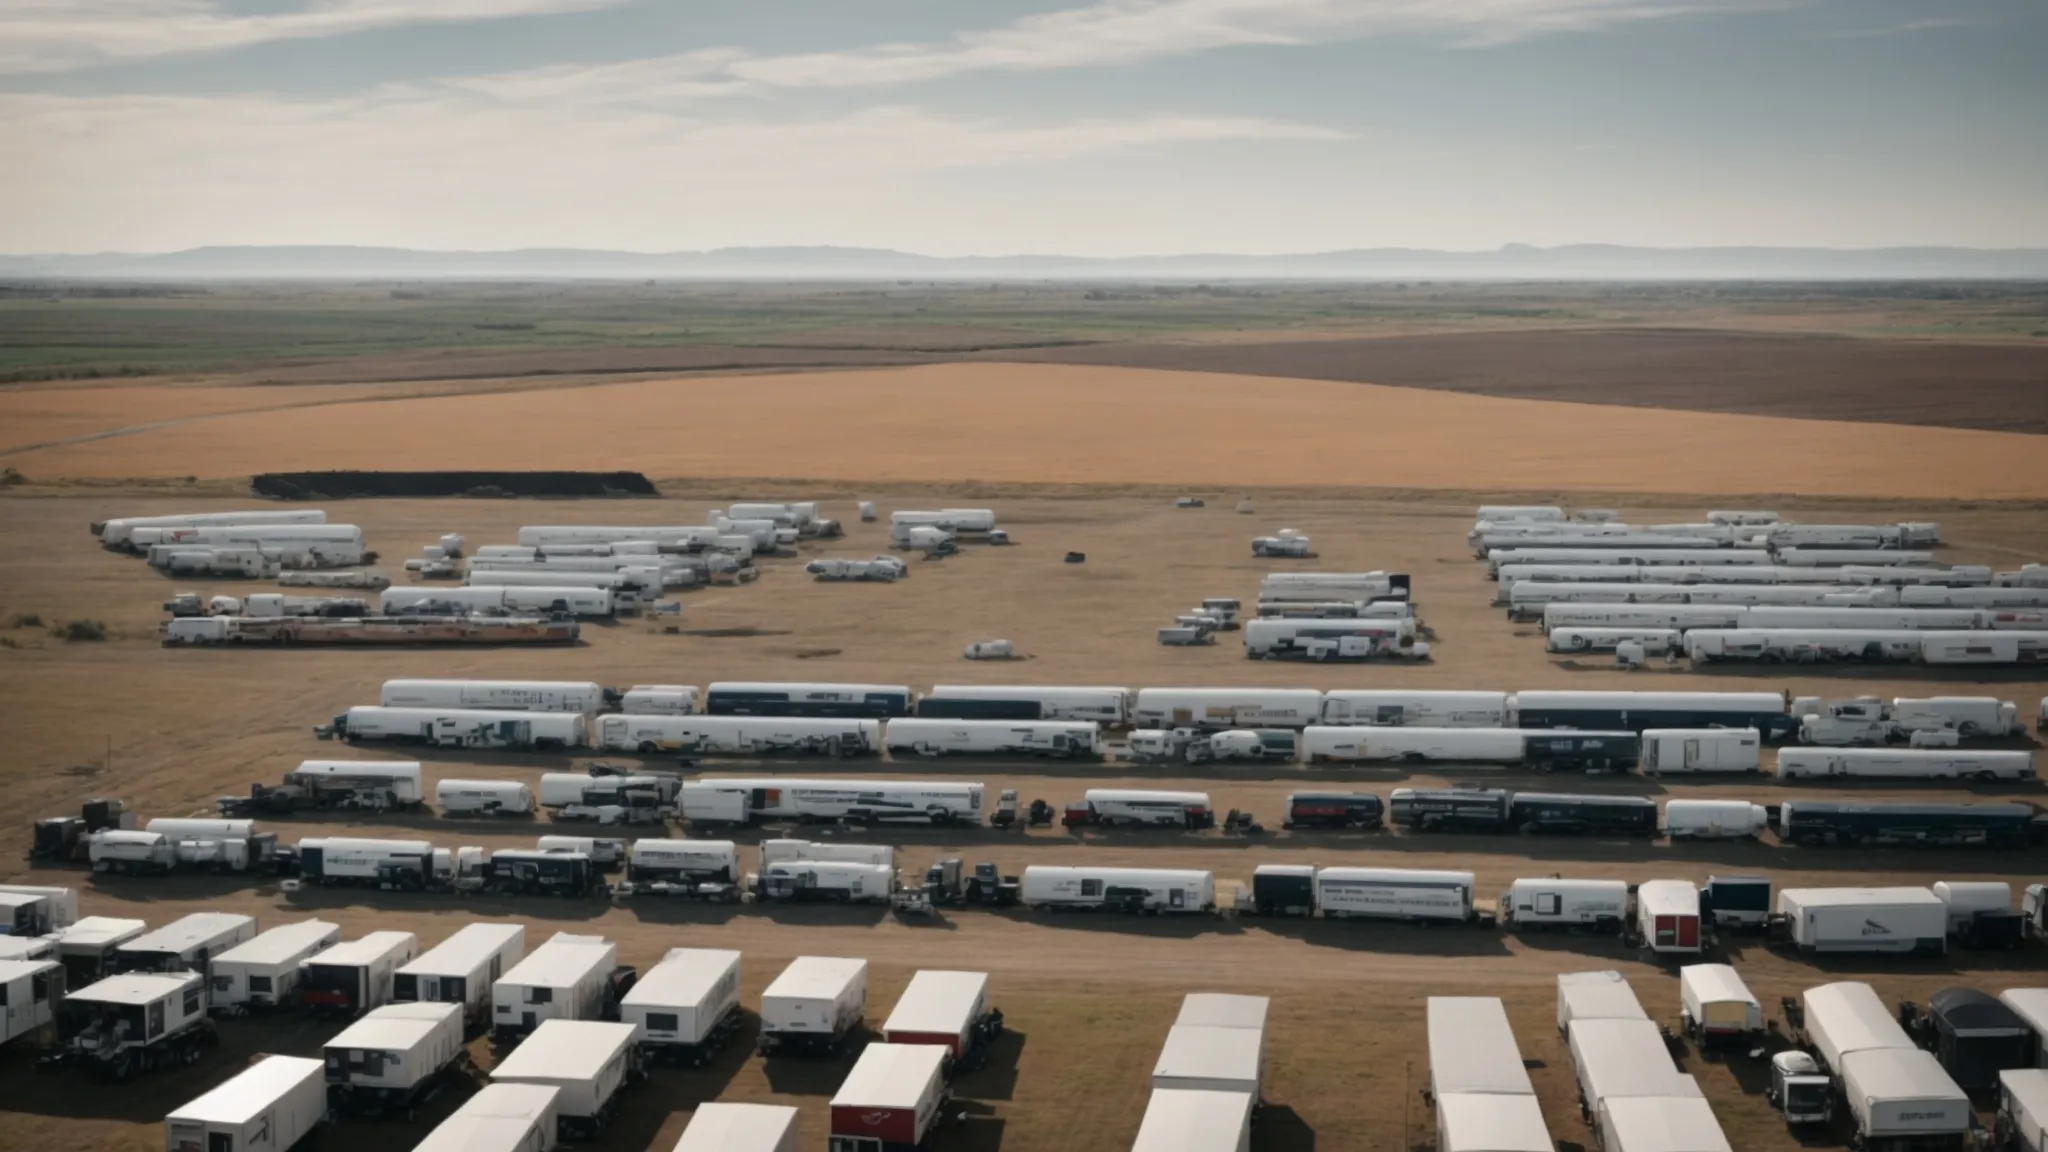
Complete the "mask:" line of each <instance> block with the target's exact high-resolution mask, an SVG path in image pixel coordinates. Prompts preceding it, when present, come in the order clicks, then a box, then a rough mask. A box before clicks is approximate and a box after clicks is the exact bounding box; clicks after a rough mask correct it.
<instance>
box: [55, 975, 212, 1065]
mask: <svg viewBox="0 0 2048 1152" xmlns="http://www.w3.org/2000/svg"><path fill="white" fill-rule="evenodd" d="M57 1036H58V1043H59V1045H60V1047H59V1048H58V1051H57V1053H56V1056H57V1058H58V1059H60V1060H62V1061H66V1062H71V1063H82V1064H85V1065H87V1066H89V1067H90V1068H92V1069H93V1070H94V1071H95V1072H96V1073H98V1074H100V1075H102V1076H104V1077H106V1078H107V1079H109V1080H126V1079H128V1078H129V1077H131V1076H134V1075H138V1074H140V1073H143V1072H148V1071H150V1070H152V1069H156V1068H166V1067H170V1066H173V1065H182V1064H190V1063H192V1062H194V1061H196V1060H198V1059H199V1057H200V1056H201V1055H202V1054H203V1053H204V1051H205V1050H206V1049H208V1048H211V1047H214V1046H215V1045H216V1044H218V1043H219V1042H220V1040H219V1036H218V1034H217V1033H216V1032H215V1031H214V1028H213V1023H212V1022H211V1021H209V1020H208V1019H207V1017H206V977H205V976H204V975H202V974H201V973H199V972H194V971H180V972H129V973H125V974H122V975H116V976H109V977H107V978H106V979H104V980H100V981H97V982H95V983H93V984H89V985H87V986H85V987H83V988H80V989H78V990H77V991H75V992H70V993H68V994H67V995H66V996H65V997H64V999H63V1002H62V1003H61V1004H59V1005H58V1007H57Z"/></svg>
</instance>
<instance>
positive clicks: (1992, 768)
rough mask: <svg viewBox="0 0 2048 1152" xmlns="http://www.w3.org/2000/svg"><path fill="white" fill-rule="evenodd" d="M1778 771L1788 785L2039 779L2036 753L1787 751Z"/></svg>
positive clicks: (1944, 750) (1882, 749) (1784, 752)
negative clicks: (1841, 780)
mask: <svg viewBox="0 0 2048 1152" xmlns="http://www.w3.org/2000/svg"><path fill="white" fill-rule="evenodd" d="M1777 771H1778V777H1779V778H1780V779H1783V780H1797V779H1802V778H1811V777H1847V778H1855V779H1885V780H1898V779H1911V780H1976V781H1981V782H1983V783H1997V782H2002V781H2003V782H2012V781H2024V780H2033V779H2035V778H2036V777H2035V774H2034V756H2033V753H2031V752H2023V751H1973V752H1962V751H1954V750H1950V749H1942V748H1845V749H1821V748H1787V749H1784V750H1783V751H1781V752H1779V753H1778V769H1777Z"/></svg>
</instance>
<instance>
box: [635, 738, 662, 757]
mask: <svg viewBox="0 0 2048 1152" xmlns="http://www.w3.org/2000/svg"><path fill="white" fill-rule="evenodd" d="M659 751H661V749H659V748H657V747H655V746H654V741H652V740H642V741H641V742H640V754H641V755H642V756H652V755H654V754H655V753H656V752H659Z"/></svg>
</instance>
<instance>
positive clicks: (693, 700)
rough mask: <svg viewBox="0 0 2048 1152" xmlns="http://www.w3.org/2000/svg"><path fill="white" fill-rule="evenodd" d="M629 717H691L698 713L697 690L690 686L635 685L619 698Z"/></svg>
mask: <svg viewBox="0 0 2048 1152" xmlns="http://www.w3.org/2000/svg"><path fill="white" fill-rule="evenodd" d="M619 711H621V712H623V713H625V714H626V715H628V716H689V715H692V714H694V713H695V712H696V711H697V689H696V687H695V686H693V685H689V684H635V685H633V686H632V687H631V688H628V689H626V691H625V693H624V694H623V695H621V696H620V697H619Z"/></svg>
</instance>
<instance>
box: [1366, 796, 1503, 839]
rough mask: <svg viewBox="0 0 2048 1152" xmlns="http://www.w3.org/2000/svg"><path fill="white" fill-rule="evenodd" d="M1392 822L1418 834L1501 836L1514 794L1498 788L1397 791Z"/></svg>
mask: <svg viewBox="0 0 2048 1152" xmlns="http://www.w3.org/2000/svg"><path fill="white" fill-rule="evenodd" d="M1390 800H1391V803H1390V804H1389V805H1388V811H1389V818H1390V819H1391V820H1392V821H1393V822H1394V823H1396V824H1400V825H1402V826H1404V827H1408V828H1413V829H1415V830H1416V831H1418V832H1499V831H1501V830H1502V829H1504V828H1506V827H1507V826H1508V805H1509V802H1510V800H1511V794H1510V793H1508V792H1506V791H1504V790H1502V789H1498V788H1396V789H1394V791H1393V794H1392V796H1391V797H1390Z"/></svg>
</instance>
